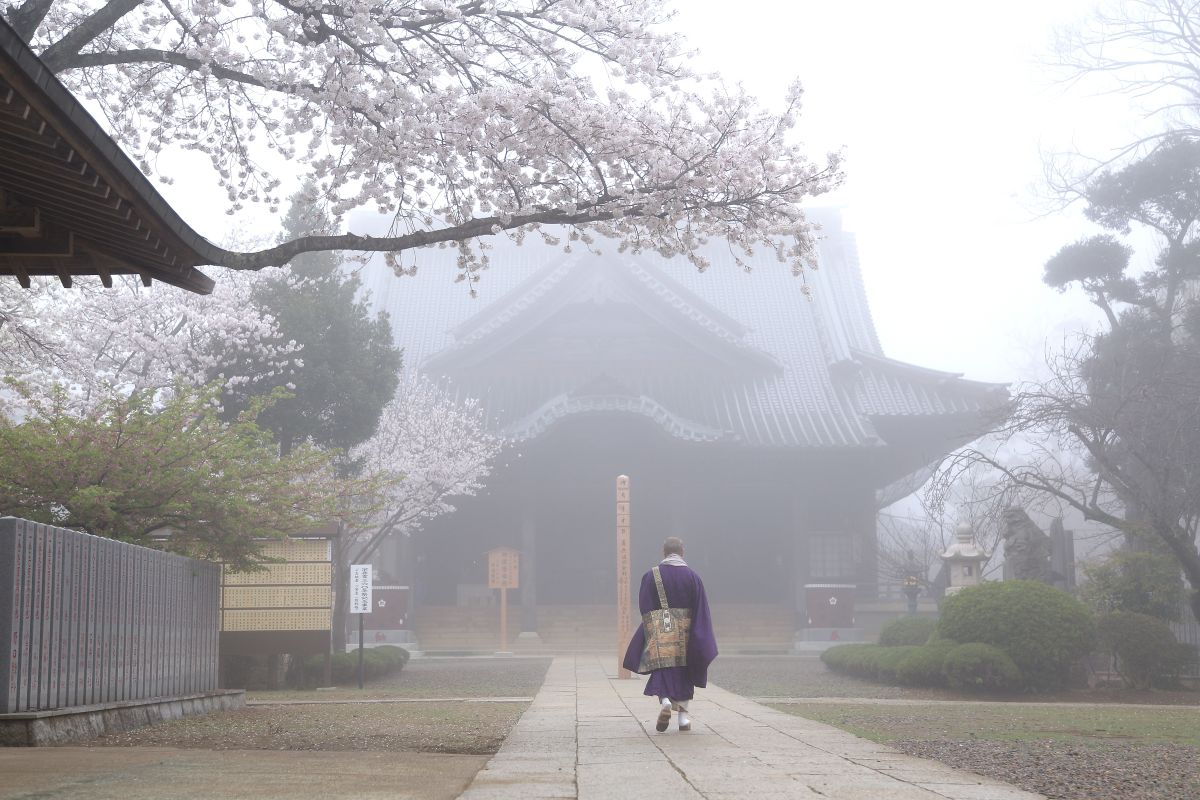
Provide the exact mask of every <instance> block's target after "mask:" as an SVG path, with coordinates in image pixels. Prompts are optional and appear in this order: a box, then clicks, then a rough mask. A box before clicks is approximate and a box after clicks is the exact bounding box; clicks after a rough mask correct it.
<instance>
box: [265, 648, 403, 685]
mask: <svg viewBox="0 0 1200 800" xmlns="http://www.w3.org/2000/svg"><path fill="white" fill-rule="evenodd" d="M408 659H409V652H408V651H407V650H405V649H404V648H403V647H396V646H395V645H390V644H387V645H380V646H379V647H370V648H365V649H364V650H363V676H364V679H365V680H372V679H374V678H382V677H384V676H386V675H390V674H391V673H393V672H399V671H400V670H402V669H404V665H405V664H407V663H408ZM331 661H332V664H331V667H332V680H333V682H334V683H335V684H336V683H357V682H358V650H353V651H351V652H349V653H334V654H333V656H332V659H331ZM324 670H325V656H321V655H315V656H307V657H306V658H304V659H302V660H298V663H296V664H294V665H293V669H292V671H291V672H289V673H288V683H289V684H291V685H293V686H315V685H317V684H318V683H320V682H321V678H322V674H323V673H324Z"/></svg>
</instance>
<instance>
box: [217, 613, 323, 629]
mask: <svg viewBox="0 0 1200 800" xmlns="http://www.w3.org/2000/svg"><path fill="white" fill-rule="evenodd" d="M332 621H333V612H332V611H331V610H329V609H328V608H286V609H270V610H265V611H264V610H254V611H239V610H236V609H235V610H225V611H222V612H221V630H223V631H327V630H329V629H330V627H331V623H332Z"/></svg>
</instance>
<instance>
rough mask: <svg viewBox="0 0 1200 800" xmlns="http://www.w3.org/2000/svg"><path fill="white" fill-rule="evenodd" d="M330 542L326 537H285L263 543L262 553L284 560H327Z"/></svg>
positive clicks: (330, 546) (329, 555) (328, 558)
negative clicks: (279, 540)
mask: <svg viewBox="0 0 1200 800" xmlns="http://www.w3.org/2000/svg"><path fill="white" fill-rule="evenodd" d="M331 548H332V544H331V543H330V541H329V540H328V539H285V540H284V541H281V542H270V543H269V544H266V545H263V548H262V553H263V555H264V556H266V557H267V558H282V559H283V560H284V561H329V560H330V559H331V557H332V553H331V552H330V549H331Z"/></svg>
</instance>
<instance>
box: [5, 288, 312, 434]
mask: <svg viewBox="0 0 1200 800" xmlns="http://www.w3.org/2000/svg"><path fill="white" fill-rule="evenodd" d="M257 277H258V276H251V275H247V274H245V273H236V272H230V273H229V275H228V276H225V277H224V278H223V279H222V280H219V281H218V282H217V288H216V290H215V291H214V292H213V293H212V294H211V295H198V294H194V293H192V292H186V291H184V290H182V289H177V288H175V287H172V286H166V285H163V284H156V285H154V286H152V287H144V286H142V285H141V283H140V282H139V281H137V280H136V279H125V280H123V281H121V282H120V285H119V286H116V287H114V289H112V290H106V289H103V288H101V287H100V285H99V284H98V283H91V282H88V281H80V282H78V283H77V284H76V285H75V287H74V288H72V289H70V290H67V289H64V288H62V287H61V286H59V285H57V284H56V283H55V282H54V281H51V280H49V279H46V280H43V281H39V282H38V283H36V284H35V286H34V287H33V288H32V289H22V288H20V287H19V286H17V285H16V284H14V283H11V282H8V281H5V282H0V372H3V374H4V375H5V376H7V377H10V378H14V379H17V380H19V381H21V382H22V383H23V384H24V385H26V386H28V387H30V389H32V390H36V391H40V392H42V393H43V394H45V393H48V392H49V390H50V389H51V388H52V387H63V388H65V389H67V390H68V392H69V394H70V397H71V400H72V407H74V408H75V409H76V410H78V411H82V410H84V409H86V408H89V407H90V406H91V405H92V404H94V403H95V402H98V401H99V399H100V398H103V397H106V396H107V394H108V392H109V390H110V389H111V390H117V391H120V392H123V393H125V394H131V393H134V392H140V391H143V390H161V391H167V390H169V389H170V388H171V387H172V386H173V385H175V384H176V383H177V382H180V381H182V382H183V383H186V384H188V385H192V386H199V385H202V384H204V383H207V382H208V381H209V380H210V376H211V375H213V374H220V375H221V378H222V380H223V381H224V382H225V384H226V388H227V389H230V388H238V387H241V388H245V387H246V386H247V385H252V384H255V383H257V382H261V381H264V380H268V379H270V378H271V377H272V376H273V375H276V374H278V373H282V372H285V371H286V370H287V369H288V368H289V365H290V364H292V363H293V362H294V361H295V360H296V358H297V356H296V351H297V348H296V346H295V344H294V343H292V342H285V341H281V340H280V337H279V336H278V332H277V330H276V325H275V321H274V319H273V318H272V317H271V316H270V315H269V314H264V313H261V312H260V311H259V310H257V309H255V310H252V311H248V309H254V306H253V304H252V302H251V290H252V285H253V282H254V280H255V279H256V278H257ZM234 352H239V353H254V354H255V355H256V357H257V361H258V363H265V364H266V365H267V367H268V368H267V369H266V370H265V371H264V372H262V373H260V374H245V373H235V372H234V371H233V365H230V364H228V363H227V358H228V354H229V353H234ZM10 399H12V400H13V401H14V402H19V399H18V398H10Z"/></svg>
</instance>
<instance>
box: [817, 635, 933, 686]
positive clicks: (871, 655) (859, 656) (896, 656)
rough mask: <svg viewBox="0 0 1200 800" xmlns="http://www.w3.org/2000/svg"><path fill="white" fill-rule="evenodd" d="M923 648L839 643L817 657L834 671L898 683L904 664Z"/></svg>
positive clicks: (882, 681)
mask: <svg viewBox="0 0 1200 800" xmlns="http://www.w3.org/2000/svg"><path fill="white" fill-rule="evenodd" d="M923 649H924V648H921V647H915V646H912V645H900V646H898V647H882V646H880V645H877V644H842V645H838V646H836V647H831V648H829V649H828V650H826V651H825V652H824V653H822V654H821V660H822V661H824V662H825V665H826V666H828V667H829V668H830V669H832V670H833V671H834V672H841V673H844V674H846V675H853V676H855V677H856V678H865V679H867V680H870V681H879V682H881V683H899V682H900V670H901V669H902V668H903V666H904V664H905V663H906V662H907V660H908V659H909V658H911V657H913V656H914V655H916V654H918V653H919V652H920V651H921V650H923Z"/></svg>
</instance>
